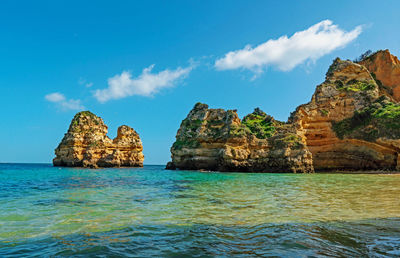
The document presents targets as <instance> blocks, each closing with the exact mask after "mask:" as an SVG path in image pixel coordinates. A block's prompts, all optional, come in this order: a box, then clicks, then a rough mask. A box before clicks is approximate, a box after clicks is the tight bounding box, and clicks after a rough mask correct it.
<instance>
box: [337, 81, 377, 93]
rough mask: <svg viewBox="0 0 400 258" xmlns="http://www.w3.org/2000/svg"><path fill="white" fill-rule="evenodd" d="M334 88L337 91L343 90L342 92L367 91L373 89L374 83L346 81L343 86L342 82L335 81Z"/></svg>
mask: <svg viewBox="0 0 400 258" xmlns="http://www.w3.org/2000/svg"><path fill="white" fill-rule="evenodd" d="M335 86H336V89H338V90H344V91H353V92H357V91H369V90H373V89H375V87H376V86H375V83H374V81H372V80H371V81H368V82H364V81H357V80H351V81H348V82H347V83H346V84H344V83H343V82H342V81H339V80H337V81H335Z"/></svg>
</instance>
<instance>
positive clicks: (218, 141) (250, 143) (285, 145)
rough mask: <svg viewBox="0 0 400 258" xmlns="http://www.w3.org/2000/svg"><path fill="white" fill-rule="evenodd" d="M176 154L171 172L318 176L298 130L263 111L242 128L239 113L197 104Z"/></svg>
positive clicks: (247, 119) (182, 130)
mask: <svg viewBox="0 0 400 258" xmlns="http://www.w3.org/2000/svg"><path fill="white" fill-rule="evenodd" d="M171 152H172V163H169V164H168V166H167V167H168V168H170V169H172V168H179V169H206V170H218V171H248V172H281V171H287V172H294V173H296V172H313V168H312V157H311V153H310V152H309V151H308V150H307V147H306V146H305V142H304V141H303V140H302V139H301V137H300V136H299V135H298V134H296V130H295V128H294V127H293V126H291V125H289V124H285V123H282V122H278V121H275V120H274V119H273V118H272V117H270V116H268V115H266V114H265V113H264V112H262V111H261V110H259V109H256V110H255V111H254V112H253V113H252V114H250V115H248V116H246V117H245V118H244V119H243V121H242V122H241V121H240V119H239V117H238V115H237V113H236V111H235V110H228V111H225V110H223V109H209V108H208V106H207V105H206V104H201V103H197V104H196V105H195V106H194V108H193V109H192V111H190V113H189V115H188V116H187V118H186V119H185V120H183V122H182V124H181V127H180V129H179V131H178V134H177V136H176V142H175V143H174V144H173V146H172V148H171Z"/></svg>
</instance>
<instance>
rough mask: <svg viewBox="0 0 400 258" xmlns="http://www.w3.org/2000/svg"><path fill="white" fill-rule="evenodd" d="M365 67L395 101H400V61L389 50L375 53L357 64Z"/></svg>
mask: <svg viewBox="0 0 400 258" xmlns="http://www.w3.org/2000/svg"><path fill="white" fill-rule="evenodd" d="M359 64H361V65H363V66H365V67H366V68H367V69H368V70H369V71H370V72H371V74H372V76H374V77H375V78H376V80H377V82H378V83H380V84H381V85H382V86H383V87H384V88H385V89H386V90H387V91H388V92H389V93H390V94H392V95H393V98H394V100H395V101H397V102H398V101H400V61H399V59H398V58H397V57H396V56H394V55H392V54H390V52H389V50H381V51H377V52H375V53H374V54H372V55H370V56H367V57H366V58H364V59H363V60H361V61H360V62H359Z"/></svg>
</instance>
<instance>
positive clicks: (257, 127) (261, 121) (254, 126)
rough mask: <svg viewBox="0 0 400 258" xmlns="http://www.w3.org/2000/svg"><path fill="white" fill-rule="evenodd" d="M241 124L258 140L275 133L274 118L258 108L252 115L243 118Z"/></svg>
mask: <svg viewBox="0 0 400 258" xmlns="http://www.w3.org/2000/svg"><path fill="white" fill-rule="evenodd" d="M242 124H243V125H245V126H246V127H247V128H248V129H249V130H250V132H251V133H252V134H254V135H255V136H256V137H257V138H259V139H265V138H268V137H271V136H273V135H274V133H275V131H276V126H275V124H276V121H275V120H274V118H273V117H272V116H270V115H267V114H266V113H265V112H263V111H262V110H261V109H259V108H256V109H254V112H253V113H251V114H248V115H247V116H245V117H244V118H243V121H242Z"/></svg>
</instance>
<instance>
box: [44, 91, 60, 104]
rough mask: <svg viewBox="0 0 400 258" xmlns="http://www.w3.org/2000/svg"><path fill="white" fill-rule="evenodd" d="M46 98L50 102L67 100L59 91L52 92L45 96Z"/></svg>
mask: <svg viewBox="0 0 400 258" xmlns="http://www.w3.org/2000/svg"><path fill="white" fill-rule="evenodd" d="M44 98H45V99H46V100H48V101H50V102H61V101H65V97H64V95H62V94H61V93H58V92H54V93H50V94H47V95H46V96H44Z"/></svg>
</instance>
